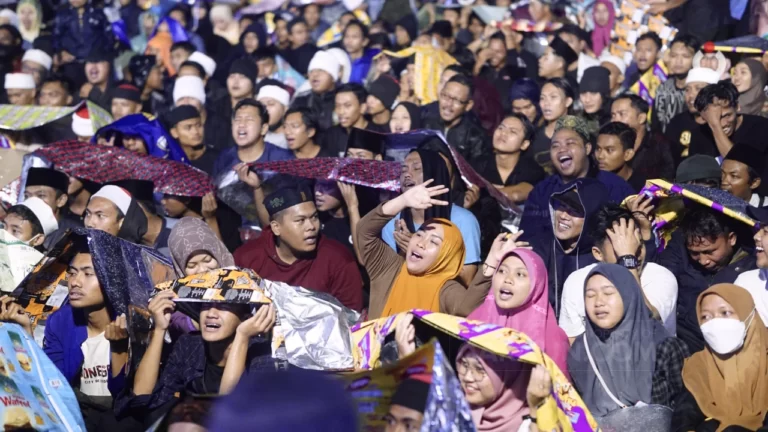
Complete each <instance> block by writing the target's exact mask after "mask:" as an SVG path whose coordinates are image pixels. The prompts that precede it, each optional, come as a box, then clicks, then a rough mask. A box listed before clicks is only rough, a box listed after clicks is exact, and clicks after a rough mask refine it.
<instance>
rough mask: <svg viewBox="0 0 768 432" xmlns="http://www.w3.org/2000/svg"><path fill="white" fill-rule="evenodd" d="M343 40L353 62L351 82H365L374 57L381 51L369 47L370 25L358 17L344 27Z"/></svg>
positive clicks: (343, 44)
mask: <svg viewBox="0 0 768 432" xmlns="http://www.w3.org/2000/svg"><path fill="white" fill-rule="evenodd" d="M341 42H342V46H343V48H344V51H345V52H346V53H347V54H348V55H349V60H350V63H351V68H350V69H351V72H350V75H349V82H350V83H358V84H365V80H366V77H367V76H368V71H369V70H370V69H371V66H372V65H373V57H374V56H375V55H376V54H378V53H379V50H375V49H370V48H368V44H369V43H370V40H369V39H368V27H366V26H365V24H363V23H362V22H360V21H358V20H357V19H354V20H352V21H350V22H349V23H348V24H347V26H346V27H344V31H343V34H342V40H341Z"/></svg>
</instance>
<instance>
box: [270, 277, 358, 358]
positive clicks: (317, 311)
mask: <svg viewBox="0 0 768 432" xmlns="http://www.w3.org/2000/svg"><path fill="white" fill-rule="evenodd" d="M263 281H264V291H265V294H266V295H267V297H269V298H270V299H271V300H272V301H273V302H274V303H275V306H276V308H277V315H278V324H276V325H275V335H274V336H273V338H275V337H279V335H282V336H283V337H284V338H285V339H284V343H283V345H282V346H281V348H280V349H276V350H275V352H274V356H275V357H276V358H278V359H281V360H286V361H288V362H289V363H291V364H292V365H294V366H297V367H300V368H303V369H316V370H345V369H346V370H351V369H352V368H354V358H353V356H352V347H353V342H352V332H351V331H350V327H351V326H352V325H353V324H354V323H355V322H357V320H358V319H359V318H360V314H359V313H357V312H355V311H353V310H351V309H348V308H346V307H344V306H342V305H341V303H339V302H338V300H336V299H335V298H334V297H333V296H331V295H329V294H325V293H318V292H314V291H310V290H308V289H305V288H302V287H295V286H291V285H288V284H286V283H283V282H272V281H269V280H266V279H264V280H263ZM282 348H284V349H282Z"/></svg>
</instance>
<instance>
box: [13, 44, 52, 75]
mask: <svg viewBox="0 0 768 432" xmlns="http://www.w3.org/2000/svg"><path fill="white" fill-rule="evenodd" d="M21 61H23V62H25V61H31V62H34V63H37V64H39V65H40V66H42V67H44V68H45V69H46V70H51V66H52V65H53V59H52V58H51V56H49V55H48V53H47V52H45V51H43V50H39V49H34V48H33V49H31V50H27V52H25V53H24V57H22V58H21Z"/></svg>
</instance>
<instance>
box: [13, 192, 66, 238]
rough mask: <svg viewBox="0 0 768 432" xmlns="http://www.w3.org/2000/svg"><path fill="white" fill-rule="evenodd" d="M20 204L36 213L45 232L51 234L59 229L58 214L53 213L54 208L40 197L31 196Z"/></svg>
mask: <svg viewBox="0 0 768 432" xmlns="http://www.w3.org/2000/svg"><path fill="white" fill-rule="evenodd" d="M19 205H23V206H24V207H26V208H28V209H30V210H31V211H32V213H34V214H35V216H36V217H37V220H38V221H39V222H40V226H42V227H43V234H45V235H49V234H50V233H52V232H54V231H56V230H57V229H59V222H58V221H57V220H56V216H54V215H53V210H51V207H50V206H49V205H48V204H46V203H45V202H44V201H43V200H41V199H40V198H37V197H30V198H27V199H26V200H24V202H22V203H20V204H19Z"/></svg>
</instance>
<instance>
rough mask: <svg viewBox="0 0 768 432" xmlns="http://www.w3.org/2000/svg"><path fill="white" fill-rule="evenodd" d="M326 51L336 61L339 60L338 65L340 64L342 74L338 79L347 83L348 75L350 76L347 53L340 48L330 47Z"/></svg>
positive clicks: (350, 69)
mask: <svg viewBox="0 0 768 432" xmlns="http://www.w3.org/2000/svg"><path fill="white" fill-rule="evenodd" d="M328 52H329V53H331V54H333V56H334V57H336V61H338V62H339V66H341V68H342V70H343V71H342V73H343V74H344V75H342V76H340V77H339V78H338V80H339V81H341V83H342V84H346V83H348V82H349V78H350V76H352V63H351V62H350V61H349V54H347V52H346V51H344V50H343V49H341V48H330V49H328Z"/></svg>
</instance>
